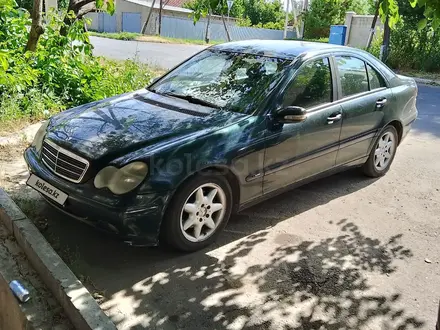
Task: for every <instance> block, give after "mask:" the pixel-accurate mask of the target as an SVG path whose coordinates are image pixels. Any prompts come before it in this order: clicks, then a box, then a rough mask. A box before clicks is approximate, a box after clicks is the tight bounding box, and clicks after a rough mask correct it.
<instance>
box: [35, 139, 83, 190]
mask: <svg viewBox="0 0 440 330" xmlns="http://www.w3.org/2000/svg"><path fill="white" fill-rule="evenodd" d="M41 159H42V160H43V163H44V164H46V166H47V167H48V168H49V169H50V170H51V171H52V172H54V173H55V174H57V175H58V176H60V177H62V178H64V179H66V180H69V181H72V182H75V183H78V182H80V181H81V179H82V178H83V177H84V174H86V171H87V168H88V167H89V162H88V161H87V160H86V159H84V158H82V157H79V156H77V155H75V154H74V153H72V152H70V151H68V150H66V149H63V148H61V147H59V146H57V145H56V144H55V143H53V142H51V141H49V140H44V142H43V150H42V152H41Z"/></svg>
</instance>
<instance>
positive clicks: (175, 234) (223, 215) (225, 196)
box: [161, 173, 232, 252]
mask: <svg viewBox="0 0 440 330" xmlns="http://www.w3.org/2000/svg"><path fill="white" fill-rule="evenodd" d="M231 209H232V191H231V187H230V186H229V183H228V181H227V180H226V179H225V178H224V177H222V176H221V175H217V174H215V173H212V174H203V175H202V174H198V175H196V176H195V177H194V178H192V179H191V180H189V181H188V182H186V183H185V184H184V185H183V186H182V187H181V188H180V189H179V190H178V191H177V192H176V194H175V196H174V198H173V200H172V201H171V203H170V205H169V207H168V209H167V212H166V214H165V218H164V224H163V226H162V230H161V236H162V238H163V239H164V240H165V242H166V243H167V244H168V245H171V246H172V247H174V248H176V249H178V250H181V251H187V252H190V251H196V250H200V249H202V248H204V247H206V246H208V245H210V244H211V243H213V242H214V241H215V239H216V238H217V237H218V235H219V234H220V232H221V231H222V230H223V228H224V227H225V226H226V223H227V222H228V220H229V217H230V215H231Z"/></svg>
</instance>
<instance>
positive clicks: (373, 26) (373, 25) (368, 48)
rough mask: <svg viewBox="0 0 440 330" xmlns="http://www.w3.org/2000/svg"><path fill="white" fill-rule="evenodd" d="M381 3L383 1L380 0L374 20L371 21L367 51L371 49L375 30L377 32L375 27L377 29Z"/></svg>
mask: <svg viewBox="0 0 440 330" xmlns="http://www.w3.org/2000/svg"><path fill="white" fill-rule="evenodd" d="M380 3H381V0H378V1H377V4H376V11H375V13H374V17H373V22H371V30H370V35H369V36H368V41H367V51H369V50H370V47H371V43H372V42H373V38H374V32H375V29H376V22H377V16H379V6H380Z"/></svg>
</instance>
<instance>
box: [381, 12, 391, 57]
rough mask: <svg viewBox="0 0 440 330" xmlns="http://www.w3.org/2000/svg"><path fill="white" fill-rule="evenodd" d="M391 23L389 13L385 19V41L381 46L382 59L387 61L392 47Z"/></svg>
mask: <svg viewBox="0 0 440 330" xmlns="http://www.w3.org/2000/svg"><path fill="white" fill-rule="evenodd" d="M390 34H391V30H390V25H389V16H388V15H387V17H386V19H385V26H384V30H383V43H382V47H380V60H381V61H382V62H385V61H386V59H387V57H388V52H389V48H390Z"/></svg>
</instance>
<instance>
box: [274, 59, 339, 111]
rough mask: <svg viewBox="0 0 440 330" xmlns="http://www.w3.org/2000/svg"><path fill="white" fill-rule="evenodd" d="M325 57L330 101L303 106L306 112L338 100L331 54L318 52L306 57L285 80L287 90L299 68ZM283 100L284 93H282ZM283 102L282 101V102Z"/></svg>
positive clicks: (299, 70)
mask: <svg viewBox="0 0 440 330" xmlns="http://www.w3.org/2000/svg"><path fill="white" fill-rule="evenodd" d="M324 58H327V59H328V64H329V69H330V78H331V79H330V81H331V86H330V87H331V89H332V92H331V97H332V100H331V101H330V102H326V103H322V104H317V105H315V106H313V107H311V108H305V110H306V111H307V112H312V111H315V110H316V109H318V108H321V107H324V106H329V105H332V104H334V103H335V102H336V101H338V91H337V88H335V86H336V85H335V83H336V82H337V80H336V77H335V75H334V70H333V69H334V68H333V62H332V54H319V55H317V56H314V57H311V58H308V59H307V60H305V61H304V62H303V63H301V65H300V66H299V68H297V69H296V71H295V73H294V74H293V76H292V78H291V79H290V80H289V81H288V82H287V84H286V87H285V89H284V90H285V91H287V90H288V89H289V87H290V85H291V84H292V83H293V82H294V80H295V79H296V77H297V76H298V74H299V73H300V72H301V69H302V68H303V67H304V66H306V65H307V64H309V63H310V62H314V61H316V60H319V59H324ZM283 101H284V94H283ZM282 103H283V102H282Z"/></svg>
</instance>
